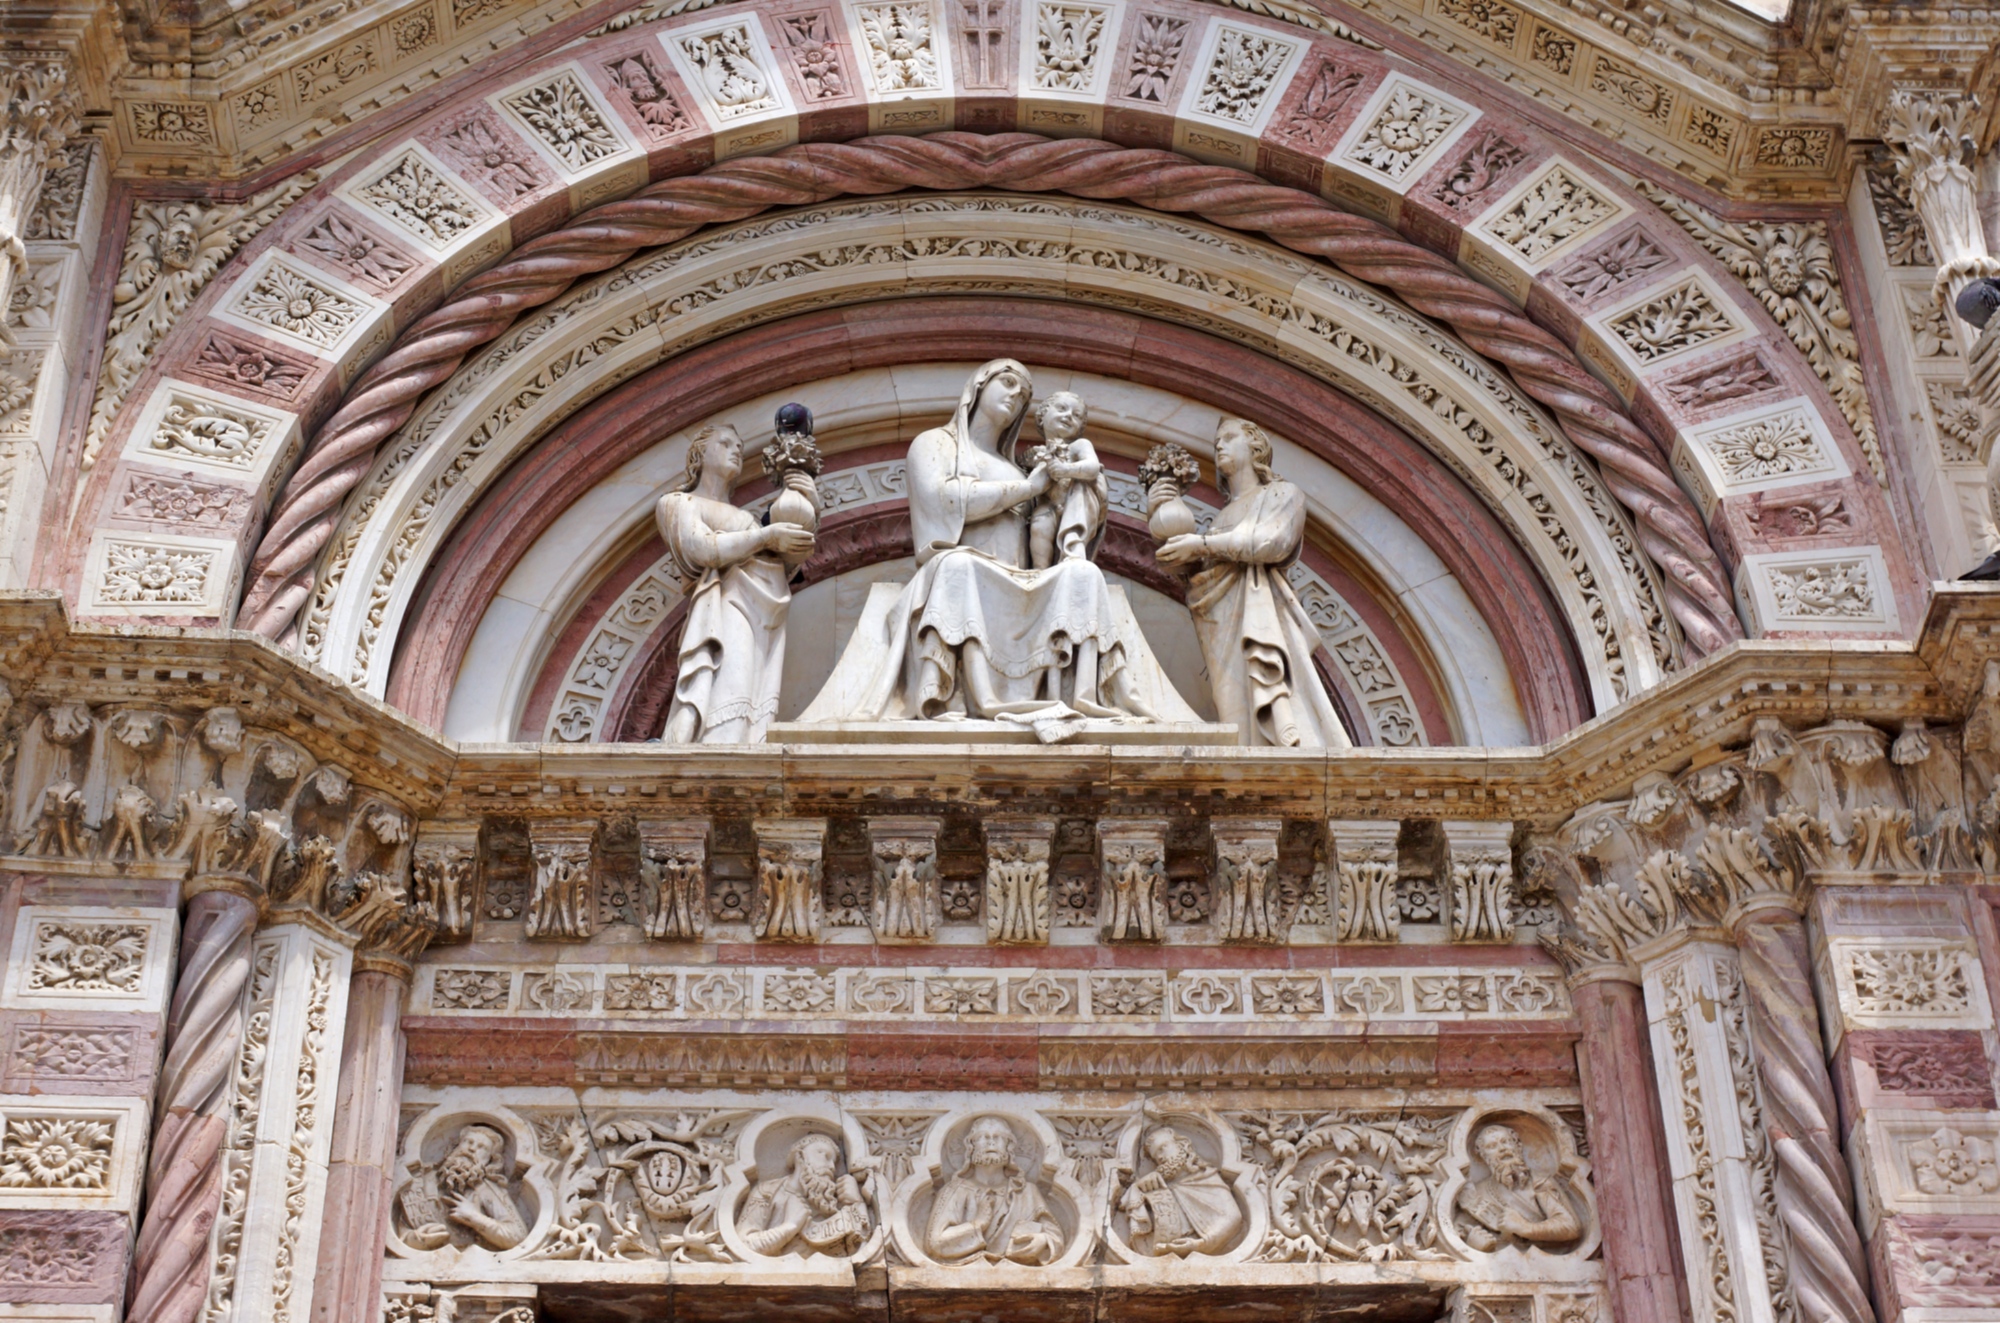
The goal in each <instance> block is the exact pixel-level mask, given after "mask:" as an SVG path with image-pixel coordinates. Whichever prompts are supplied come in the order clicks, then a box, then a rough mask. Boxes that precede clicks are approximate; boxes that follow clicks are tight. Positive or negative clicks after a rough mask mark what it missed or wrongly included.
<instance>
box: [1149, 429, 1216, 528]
mask: <svg viewBox="0 0 2000 1323" xmlns="http://www.w3.org/2000/svg"><path fill="white" fill-rule="evenodd" d="M1199 481H1201V465H1200V464H1198V463H1196V462H1195V457H1194V456H1193V455H1190V454H1189V453H1188V452H1187V451H1185V450H1183V449H1182V448H1181V447H1179V446H1174V445H1165V446H1154V447H1153V448H1152V449H1151V450H1149V451H1147V452H1146V459H1145V462H1143V463H1142V464H1140V465H1139V485H1140V486H1141V487H1143V488H1145V490H1146V505H1147V514H1146V527H1147V528H1148V529H1150V530H1151V531H1152V534H1153V536H1154V537H1155V538H1158V539H1159V540H1160V541H1162V542H1165V541H1166V540H1167V539H1168V538H1170V537H1179V536H1181V535H1182V534H1184V533H1192V532H1194V529H1195V520H1194V511H1193V510H1190V509H1189V508H1188V503H1187V502H1186V501H1184V500H1182V499H1181V497H1182V496H1183V495H1184V494H1185V493H1186V492H1187V489H1188V488H1190V487H1192V486H1194V485H1195V483H1197V482H1199Z"/></svg>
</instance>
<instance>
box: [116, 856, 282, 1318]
mask: <svg viewBox="0 0 2000 1323" xmlns="http://www.w3.org/2000/svg"><path fill="white" fill-rule="evenodd" d="M256 928H257V905H256V902H254V901H252V900H251V899H249V898H248V897H246V896H241V895H237V894H235V893H234V892H228V891H205V892H202V893H201V894H200V895H198V896H196V897H195V898H194V899H193V900H191V901H189V902H188V909H187V926H186V928H185V929H184V931H183V934H182V938H181V960H180V976H179V979H178V980H177V984H176V987H175V989H174V1002H173V1009H172V1012H171V1014H170V1015H169V1017H168V1021H167V1055H166V1061H165V1063H164V1064H163V1065H162V1066H161V1068H160V1087H159V1094H158V1097H159V1099H160V1103H161V1106H160V1119H159V1123H158V1125H157V1126H156V1127H155V1128H154V1132H153V1151H152V1153H151V1154H150V1155H149V1157H148V1161H147V1167H146V1213H145V1217H144V1219H143V1220H142V1221H141V1222H140V1224H139V1237H138V1242H137V1244H136V1245H135V1246H134V1248H133V1254H132V1280H131V1284H130V1289H129V1290H128V1291H127V1308H126V1311H125V1312H126V1316H127V1317H128V1318H131V1319H133V1320H135V1323H193V1320H194V1319H195V1318H196V1316H197V1315H198V1314H199V1313H200V1312H201V1308H202V1305H203V1303H204V1302H205V1300H206V1298H207V1295H208V1279H209V1228H210V1227H211V1226H212V1225H213V1224H214V1222H215V1215H216V1206H217V1204H218V1202H219V1201H220V1199H221V1196H222V1143H223V1139H224V1137H225V1135H226V1133H227V1131H228V1128H229V1126H228V1121H229V1118H228V1115H227V1112H228V1103H229V1085H230V1080H231V1079H232V1077H233V1072H234V1070H235V1068H236V1058H237V1052H238V1051H239V1049H240V1048H241V1046H242V1042H243V1017H244V1000H243V991H244V988H245V987H246V986H247V984H248V983H249V981H250V963H251V962H250V940H251V937H252V935H253V934H254V933H255V931H256Z"/></svg>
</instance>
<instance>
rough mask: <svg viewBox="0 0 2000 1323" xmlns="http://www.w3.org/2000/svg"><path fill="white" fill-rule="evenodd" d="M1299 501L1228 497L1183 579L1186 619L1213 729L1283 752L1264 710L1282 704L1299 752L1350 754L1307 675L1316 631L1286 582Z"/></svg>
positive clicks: (1286, 491)
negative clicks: (1205, 551)
mask: <svg viewBox="0 0 2000 1323" xmlns="http://www.w3.org/2000/svg"><path fill="white" fill-rule="evenodd" d="M1305 536H1306V498H1305V494H1304V493H1303V492H1301V491H1300V490H1299V489H1298V488H1297V487H1295V486H1293V485H1292V484H1291V483H1289V482H1286V481H1284V480H1283V479H1274V480H1272V481H1270V482H1266V483H1263V484H1261V485H1259V486H1258V487H1256V488H1255V489H1254V490H1252V491H1250V492H1246V493H1245V494H1244V495H1242V496H1239V497H1236V498H1235V499H1233V500H1231V501H1230V502H1229V504H1228V505H1226V506H1224V507H1223V508H1222V510H1221V511H1220V512H1219V513H1218V514H1217V515H1216V516H1215V522H1214V524H1213V525H1212V526H1211V527H1210V529H1209V531H1208V535H1207V543H1208V546H1209V548H1210V549H1211V552H1212V553H1213V552H1219V553H1220V554H1219V555H1217V554H1211V555H1210V557H1209V558H1208V560H1207V561H1206V563H1205V564H1203V566H1202V567H1201V568H1200V569H1198V570H1196V571H1195V573H1194V574H1193V576H1192V577H1191V578H1190V579H1189V580H1188V593H1187V604H1188V611H1189V613H1190V614H1191V615H1193V616H1194V627H1195V634H1196V636H1197V637H1198V638H1199V639H1200V640H1201V655H1202V660H1203V661H1204V662H1206V663H1207V665H1208V678H1209V684H1210V686H1211V687H1212V689H1213V691H1214V694H1215V714H1216V720H1218V721H1233V722H1235V723H1236V729H1237V732H1238V737H1239V738H1240V739H1241V740H1242V742H1243V743H1245V744H1256V745H1275V744H1284V743H1285V742H1286V741H1284V740H1283V739H1282V738H1280V732H1278V731H1277V730H1275V729H1274V728H1273V722H1272V705H1273V704H1274V703H1275V702H1276V701H1277V699H1279V698H1280V697H1289V698H1290V699H1291V711H1292V720H1293V724H1294V725H1295V726H1296V728H1297V730H1298V737H1299V738H1298V743H1299V745H1300V746H1301V747H1305V748H1313V747H1320V746H1324V747H1325V748H1329V749H1345V748H1350V747H1352V741H1350V740H1349V739H1348V738H1347V731H1346V728H1345V727H1343V726H1342V725H1341V724H1340V717H1339V715H1338V714H1337V713H1336V712H1335V711H1334V707H1333V700H1332V699H1330V698H1328V697H1327V693H1326V689H1325V687H1324V686H1323V685H1322V684H1321V683H1320V679H1319V672H1318V671H1317V670H1316V669H1315V668H1314V666H1313V650H1314V649H1315V648H1317V647H1318V646H1319V631H1318V630H1317V629H1316V628H1314V627H1313V623H1312V619H1311V618H1310V617H1309V616H1307V615H1306V610H1305V608H1304V607H1303V606H1301V605H1300V604H1299V599H1298V595H1297V594H1296V593H1294V592H1293V591H1292V586H1291V584H1289V583H1287V582H1286V581H1285V570H1286V569H1287V568H1288V567H1289V566H1290V565H1291V563H1292V562H1293V561H1295V560H1297V559H1298V558H1299V550H1300V548H1301V547H1303V546H1304V545H1305Z"/></svg>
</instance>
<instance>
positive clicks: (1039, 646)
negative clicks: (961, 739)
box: [799, 358, 1200, 741]
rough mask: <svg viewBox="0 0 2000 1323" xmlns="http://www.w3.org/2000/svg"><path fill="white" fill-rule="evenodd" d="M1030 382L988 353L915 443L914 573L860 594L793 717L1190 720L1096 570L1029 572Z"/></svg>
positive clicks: (1032, 483) (1041, 476) (1043, 478)
mask: <svg viewBox="0 0 2000 1323" xmlns="http://www.w3.org/2000/svg"><path fill="white" fill-rule="evenodd" d="M1033 389H1034V383H1033V380H1032V379H1031V378H1030V377H1029V375H1028V370H1027V369H1026V368H1025V367H1023V366H1021V364H1019V363H1017V362H1015V361H1014V360H1013V359H1009V358H1001V359H995V360H994V361H993V362H991V363H987V364H986V365H984V366H983V367H981V368H980V369H979V370H978V371H976V372H974V373H973V374H972V376H971V378H970V379H969V380H968V381H967V382H966V383H965V390H964V391H963V392H962V393H961V394H960V395H959V400H958V410H957V412H956V413H954V414H953V415H952V419H951V422H950V424H949V425H948V426H945V427H934V428H931V429H930V430H929V431H926V432H922V433H920V434H918V436H917V438H916V440H914V441H912V442H911V443H910V452H909V459H908V461H907V478H908V487H909V494H910V526H911V532H912V534H913V537H914V541H915V543H916V560H917V574H916V577H915V578H913V579H911V580H910V582H909V583H907V584H905V585H903V587H902V589H901V590H900V592H899V593H898V594H897V595H896V597H895V599H894V601H893V602H892V603H891V602H887V601H883V600H878V599H876V598H874V597H871V599H870V602H869V607H868V610H867V611H866V612H865V613H864V614H863V616H862V618H861V621H860V623H859V624H858V625H857V626H856V628H855V631H854V636H853V637H852V638H851V639H850V640H849V641H848V645H847V649H846V651H845V652H843V653H842V654H841V658H840V662H839V664H838V665H836V666H835V667H834V671H833V674H832V675H831V676H830V677H829V678H828V680H827V683H826V686H825V688H823V689H822V690H821V691H820V693H819V696H818V697H816V698H815V699H814V700H813V702H812V704H811V706H809V707H808V708H807V709H806V710H805V712H803V713H802V714H800V716H799V720H800V721H801V722H879V721H963V720H968V719H971V720H984V721H1004V722H1013V723H1017V724H1020V725H1022V726H1027V727H1032V728H1033V729H1034V731H1035V733H1036V734H1037V735H1038V736H1039V737H1040V738H1042V739H1043V740H1045V741H1054V740H1060V739H1066V738H1069V737H1070V736H1072V735H1074V734H1076V733H1077V732H1078V731H1079V730H1080V729H1081V727H1082V725H1083V723H1084V722H1085V721H1086V720H1089V719H1111V720H1119V721H1131V722H1158V721H1171V722H1197V721H1199V720H1200V718H1199V717H1198V716H1197V715H1196V714H1195V712H1194V710H1193V709H1192V708H1190V707H1189V706H1188V705H1187V703H1186V701H1185V700H1184V699H1182V698H1181V696H1180V695H1179V694H1178V693H1176V692H1175V691H1174V687H1173V684H1172V682H1170V681H1169V680H1168V679H1167V677H1166V675H1165V674H1164V673H1163V672H1162V671H1161V669H1160V666H1159V663H1158V661H1157V660H1155V658H1154V657H1153V654H1152V651H1151V649H1150V648H1148V647H1147V646H1146V641H1145V636H1144V635H1143V634H1141V633H1140V632H1139V626H1138V622H1137V621H1136V620H1135V619H1134V618H1133V616H1132V611H1131V608H1130V606H1129V605H1127V604H1126V602H1125V600H1124V596H1123V594H1120V593H1114V592H1113V591H1112V590H1111V586H1110V585H1109V584H1108V583H1107V582H1106V581H1105V578H1104V571H1102V570H1100V569H1099V568H1098V567H1097V565H1096V564H1095V563H1093V562H1092V561H1089V560H1081V559H1069V560H1062V561H1059V562H1057V563H1056V564H1054V565H1051V566H1049V567H1048V568H1046V569H1040V570H1037V569H1033V568H1030V564H1029V555H1028V513H1029V507H1030V506H1031V504H1032V503H1033V502H1034V501H1035V500H1036V498H1038V497H1040V496H1041V495H1043V493H1045V492H1046V491H1048V489H1049V484H1050V481H1051V475H1050V473H1049V472H1048V470H1047V468H1046V466H1037V467H1036V468H1035V469H1034V470H1033V471H1031V472H1029V473H1026V474H1023V473H1022V471H1021V469H1020V466H1019V464H1018V463H1017V462H1016V460H1015V458H1014V449H1015V443H1016V441H1017V440H1018V438H1019V436H1020V432H1021V423H1022V421H1023V420H1024V419H1025V418H1026V417H1027V414H1028V403H1029V400H1030V398H1031V397H1032V394H1033ZM877 591H878V593H881V592H882V591H883V590H882V589H880V588H878V590H877Z"/></svg>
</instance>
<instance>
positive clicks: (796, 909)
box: [750, 818, 826, 942]
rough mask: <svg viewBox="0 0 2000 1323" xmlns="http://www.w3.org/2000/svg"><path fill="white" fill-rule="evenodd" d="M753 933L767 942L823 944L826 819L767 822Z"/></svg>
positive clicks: (761, 829) (761, 823)
mask: <svg viewBox="0 0 2000 1323" xmlns="http://www.w3.org/2000/svg"><path fill="white" fill-rule="evenodd" d="M754 829H755V831H756V833H757V897H756V901H755V905H754V907H753V908H752V910H751V912H750V930H751V932H752V933H754V934H755V935H756V937H757V939H758V940H759V941H764V942H817V941H818V940H819V926H820V915H821V912H822V910H823V909H824V902H823V900H822V899H821V896H820V883H821V878H822V872H823V869H824V867H825V856H826V819H825V818H761V819H759V820H758V821H757V822H756V823H755V824H754Z"/></svg>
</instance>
